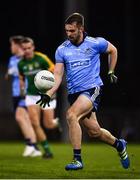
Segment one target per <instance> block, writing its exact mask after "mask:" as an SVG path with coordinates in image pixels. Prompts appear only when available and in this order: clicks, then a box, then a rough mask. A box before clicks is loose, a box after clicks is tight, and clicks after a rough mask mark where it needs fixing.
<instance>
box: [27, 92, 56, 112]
mask: <svg viewBox="0 0 140 180" xmlns="http://www.w3.org/2000/svg"><path fill="white" fill-rule="evenodd" d="M39 99H40V96H33V95H26V98H25V103H26V106H31V105H37V106H39V105H38V104H36V102H37V101H38V100H39ZM55 108H56V99H53V100H51V101H50V106H49V107H48V105H47V104H46V106H45V108H42V109H44V110H45V109H55Z"/></svg>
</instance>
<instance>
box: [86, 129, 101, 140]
mask: <svg viewBox="0 0 140 180" xmlns="http://www.w3.org/2000/svg"><path fill="white" fill-rule="evenodd" d="M101 133H102V132H101V128H100V127H98V128H96V129H89V130H88V134H89V136H90V137H93V138H99V137H100V136H101Z"/></svg>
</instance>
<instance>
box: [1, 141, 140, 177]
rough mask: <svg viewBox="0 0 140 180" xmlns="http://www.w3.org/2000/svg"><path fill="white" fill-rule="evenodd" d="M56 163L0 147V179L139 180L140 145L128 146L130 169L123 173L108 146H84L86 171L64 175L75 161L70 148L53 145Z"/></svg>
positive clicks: (15, 147)
mask: <svg viewBox="0 0 140 180" xmlns="http://www.w3.org/2000/svg"><path fill="white" fill-rule="evenodd" d="M50 145H51V148H52V151H53V153H54V158H53V159H42V157H34V158H33V157H32V158H31V157H30V158H29V157H28V158H25V157H22V155H21V154H22V152H23V149H24V145H23V144H22V143H19V142H1V143H0V178H1V179H138V178H140V145H139V144H129V145H128V152H129V155H130V160H131V167H130V168H129V169H127V170H126V169H123V168H122V167H121V164H120V162H119V157H118V155H117V153H116V150H115V149H113V148H111V147H109V146H108V145H105V144H98V143H93V144H83V146H82V156H83V162H84V169H83V170H78V171H65V169H64V167H65V165H66V164H67V163H69V162H70V161H71V160H72V148H71V145H70V144H63V143H50Z"/></svg>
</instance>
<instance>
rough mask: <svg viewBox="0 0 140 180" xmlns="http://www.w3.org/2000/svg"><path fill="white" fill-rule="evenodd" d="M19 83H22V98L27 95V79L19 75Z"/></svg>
mask: <svg viewBox="0 0 140 180" xmlns="http://www.w3.org/2000/svg"><path fill="white" fill-rule="evenodd" d="M19 83H20V94H21V96H24V95H25V77H24V76H23V75H21V74H19Z"/></svg>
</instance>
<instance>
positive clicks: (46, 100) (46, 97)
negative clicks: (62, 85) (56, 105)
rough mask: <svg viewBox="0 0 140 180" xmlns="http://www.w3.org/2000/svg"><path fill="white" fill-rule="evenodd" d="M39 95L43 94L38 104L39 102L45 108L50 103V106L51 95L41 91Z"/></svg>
mask: <svg viewBox="0 0 140 180" xmlns="http://www.w3.org/2000/svg"><path fill="white" fill-rule="evenodd" d="M39 95H40V96H41V97H40V99H39V100H38V101H37V102H36V104H39V105H40V106H41V107H43V108H45V106H46V104H48V106H50V100H51V97H50V96H49V95H47V94H42V93H39Z"/></svg>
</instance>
